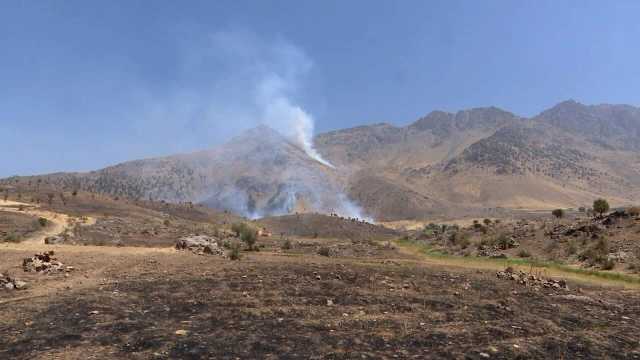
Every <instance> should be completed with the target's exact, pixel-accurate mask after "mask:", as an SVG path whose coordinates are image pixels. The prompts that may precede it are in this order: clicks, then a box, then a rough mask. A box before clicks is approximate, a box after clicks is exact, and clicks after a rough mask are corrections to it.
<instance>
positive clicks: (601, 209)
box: [593, 199, 609, 216]
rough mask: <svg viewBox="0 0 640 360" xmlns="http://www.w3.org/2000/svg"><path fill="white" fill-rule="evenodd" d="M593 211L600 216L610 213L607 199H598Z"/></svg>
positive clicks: (594, 203)
mask: <svg viewBox="0 0 640 360" xmlns="http://www.w3.org/2000/svg"><path fill="white" fill-rule="evenodd" d="M593 211H594V212H596V213H597V214H599V215H600V216H602V215H604V214H605V213H606V212H608V211H609V202H607V200H605V199H597V200H595V201H594V202H593Z"/></svg>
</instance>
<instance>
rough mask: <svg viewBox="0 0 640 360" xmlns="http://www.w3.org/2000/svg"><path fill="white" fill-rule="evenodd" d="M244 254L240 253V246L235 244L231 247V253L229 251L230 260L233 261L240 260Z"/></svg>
mask: <svg viewBox="0 0 640 360" xmlns="http://www.w3.org/2000/svg"><path fill="white" fill-rule="evenodd" d="M241 257H242V254H241V253H240V244H238V243H233V244H232V245H231V251H229V259H231V260H240V258H241Z"/></svg>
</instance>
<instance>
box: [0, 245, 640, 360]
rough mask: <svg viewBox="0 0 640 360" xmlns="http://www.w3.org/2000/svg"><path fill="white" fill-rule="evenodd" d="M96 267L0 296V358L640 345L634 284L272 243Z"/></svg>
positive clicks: (551, 353) (437, 353) (436, 352)
mask: <svg viewBox="0 0 640 360" xmlns="http://www.w3.org/2000/svg"><path fill="white" fill-rule="evenodd" d="M72 259H73V256H68V257H67V258H66V261H67V262H69V261H72ZM103 265H104V266H106V268H101V266H103ZM84 266H85V267H90V266H91V265H89V264H84ZM98 268H101V269H102V272H100V274H99V276H98V277H97V279H96V281H95V282H92V281H91V279H88V280H87V282H86V283H85V285H83V286H78V287H77V288H76V287H72V288H71V289H66V288H64V287H60V288H57V289H56V290H55V291H52V292H50V293H48V294H45V295H41V296H37V297H33V298H31V299H25V300H17V301H11V302H3V303H0V313H2V314H4V316H2V317H1V318H0V319H2V321H1V322H0V334H2V337H0V358H2V359H5V358H6V359H34V358H35V359H39V358H43V359H44V358H98V359H112V358H121V359H148V358H158V359H208V358H211V359H236V358H241V359H262V358H281V359H309V358H317V359H362V358H372V359H374V358H375V359H378V358H389V359H391V358H401V359H404V358H469V359H476V358H477V359H480V358H483V357H482V355H481V353H484V354H486V355H489V356H490V358H493V359H514V358H516V359H517V358H521V359H531V358H534V359H535V358H540V359H543V358H545V359H548V358H554V359H560V358H564V359H580V358H583V359H592V358H614V359H615V358H617V359H629V358H640V344H639V343H638V341H639V339H638V336H637V335H638V334H639V333H640V321H639V320H640V298H639V297H638V293H637V292H636V291H632V290H621V289H608V288H599V287H593V286H584V285H578V284H573V283H572V284H570V287H571V290H570V291H552V290H548V289H547V290H542V291H534V290H532V289H529V288H525V287H522V286H520V285H518V284H515V283H513V282H509V281H501V280H498V279H496V278H495V274H494V273H493V272H489V271H487V272H478V271H476V270H456V271H453V270H448V269H443V268H440V269H436V268H429V267H426V266H424V265H421V264H419V263H416V262H413V261H409V260H406V259H398V260H397V261H392V262H383V261H382V260H381V259H364V258H352V259H346V258H325V257H318V256H311V255H309V256H283V255H277V254H273V253H266V252H263V253H258V254H250V255H245V258H244V259H243V260H241V261H240V262H231V261H228V260H224V259H219V258H213V257H208V258H205V257H198V256H195V255H191V254H185V253H168V254H151V255H148V254H146V255H135V256H134V255H131V256H124V257H114V256H112V257H109V256H106V257H105V259H97V260H96V269H98ZM86 270H88V272H86V274H90V273H91V271H90V269H86ZM80 276H82V275H81V274H75V275H74V277H80ZM318 277H319V279H318ZM47 281H49V282H51V283H54V284H56V283H60V284H64V283H65V282H66V281H69V279H65V278H63V277H57V278H51V279H47ZM578 287H580V289H578ZM21 294H22V295H24V293H21ZM567 295H569V296H567ZM16 296H17V295H15V294H12V295H7V294H6V293H0V301H3V300H5V301H6V300H10V299H11V298H14V299H15V298H16ZM328 300H331V302H333V305H328ZM177 330H186V331H187V334H186V335H177V334H176V331H177ZM514 345H515V346H514Z"/></svg>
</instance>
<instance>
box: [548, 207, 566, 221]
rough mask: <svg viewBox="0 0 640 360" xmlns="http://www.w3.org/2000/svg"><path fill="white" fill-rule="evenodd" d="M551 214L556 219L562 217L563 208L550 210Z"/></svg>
mask: <svg viewBox="0 0 640 360" xmlns="http://www.w3.org/2000/svg"><path fill="white" fill-rule="evenodd" d="M551 215H553V216H554V217H555V218H556V219H562V218H563V217H564V210H562V209H555V210H553V211H552V212H551Z"/></svg>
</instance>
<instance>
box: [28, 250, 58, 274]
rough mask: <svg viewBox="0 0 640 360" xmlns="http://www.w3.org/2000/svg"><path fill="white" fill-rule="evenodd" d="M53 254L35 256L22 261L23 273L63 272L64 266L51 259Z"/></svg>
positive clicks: (46, 253)
mask: <svg viewBox="0 0 640 360" xmlns="http://www.w3.org/2000/svg"><path fill="white" fill-rule="evenodd" d="M53 255H54V252H53V251H49V252H43V253H41V254H35V255H33V256H32V257H28V258H25V259H23V260H22V269H23V270H24V271H25V272H39V273H52V272H57V271H63V270H64V264H62V263H61V262H60V261H57V260H56V259H55V258H53Z"/></svg>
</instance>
